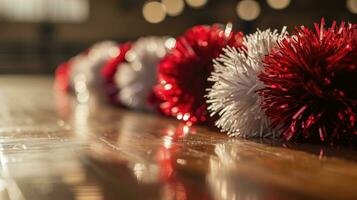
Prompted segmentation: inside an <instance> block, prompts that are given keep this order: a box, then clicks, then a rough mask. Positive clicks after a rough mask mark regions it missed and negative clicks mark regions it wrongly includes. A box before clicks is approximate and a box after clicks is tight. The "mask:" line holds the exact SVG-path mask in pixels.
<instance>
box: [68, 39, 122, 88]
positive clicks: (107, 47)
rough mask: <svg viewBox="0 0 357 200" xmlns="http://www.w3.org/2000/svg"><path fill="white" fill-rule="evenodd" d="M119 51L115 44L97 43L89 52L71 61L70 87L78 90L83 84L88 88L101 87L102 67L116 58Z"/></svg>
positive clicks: (108, 42) (109, 42)
mask: <svg viewBox="0 0 357 200" xmlns="http://www.w3.org/2000/svg"><path fill="white" fill-rule="evenodd" d="M118 51H119V50H118V47H117V44H116V43H115V42H112V41H104V42H99V43H96V44H95V45H93V46H92V47H91V48H90V49H89V50H88V52H86V53H82V54H80V55H78V56H76V57H74V58H73V59H71V73H70V80H69V84H70V87H71V88H72V89H74V90H77V87H79V86H78V85H83V84H85V85H86V87H96V86H99V85H100V80H101V78H100V70H101V67H102V66H103V64H104V63H105V61H107V60H108V59H109V58H111V57H114V56H116V55H117V54H118ZM77 83H78V84H77ZM76 85H77V86H76Z"/></svg>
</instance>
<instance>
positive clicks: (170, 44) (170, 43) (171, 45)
mask: <svg viewBox="0 0 357 200" xmlns="http://www.w3.org/2000/svg"><path fill="white" fill-rule="evenodd" d="M175 46H176V39H175V38H169V39H167V40H166V42H165V47H166V48H167V49H172V48H174V47H175Z"/></svg>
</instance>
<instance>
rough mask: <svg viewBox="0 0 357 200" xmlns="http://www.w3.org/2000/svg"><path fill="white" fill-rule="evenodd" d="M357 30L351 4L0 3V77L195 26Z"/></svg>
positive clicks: (236, 0)
mask: <svg viewBox="0 0 357 200" xmlns="http://www.w3.org/2000/svg"><path fill="white" fill-rule="evenodd" d="M321 17H325V19H326V21H327V22H328V23H331V21H332V20H334V19H336V20H337V21H341V20H344V21H349V22H353V23H356V17H357V0H149V1H148V0H0V73H1V74H20V73H21V74H50V73H53V71H54V69H55V68H56V66H57V65H58V64H59V63H60V62H62V61H64V60H66V59H68V58H70V57H72V56H74V55H76V54H77V53H78V52H80V51H83V50H85V49H86V48H88V47H89V46H90V45H91V44H93V43H94V42H97V41H101V40H108V39H109V40H115V41H118V42H122V41H128V40H134V39H136V38H138V37H140V36H145V35H171V36H178V35H180V34H182V33H183V32H184V31H185V30H186V29H187V28H189V27H191V26H193V25H196V24H212V23H217V22H218V23H227V22H232V23H233V25H234V29H235V30H236V31H238V30H239V31H242V32H244V33H251V32H253V31H254V30H255V29H256V28H261V29H265V28H268V27H271V28H282V27H283V26H288V29H289V30H292V29H293V27H294V26H297V25H305V26H312V23H313V22H319V21H320V19H321Z"/></svg>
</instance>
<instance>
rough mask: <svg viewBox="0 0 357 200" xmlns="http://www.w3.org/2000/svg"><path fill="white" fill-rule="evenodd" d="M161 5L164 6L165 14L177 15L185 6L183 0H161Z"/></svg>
mask: <svg viewBox="0 0 357 200" xmlns="http://www.w3.org/2000/svg"><path fill="white" fill-rule="evenodd" d="M161 2H162V5H164V6H165V8H166V13H167V15H170V16H177V15H179V14H181V13H182V11H183V9H184V8H185V3H184V2H183V0H161Z"/></svg>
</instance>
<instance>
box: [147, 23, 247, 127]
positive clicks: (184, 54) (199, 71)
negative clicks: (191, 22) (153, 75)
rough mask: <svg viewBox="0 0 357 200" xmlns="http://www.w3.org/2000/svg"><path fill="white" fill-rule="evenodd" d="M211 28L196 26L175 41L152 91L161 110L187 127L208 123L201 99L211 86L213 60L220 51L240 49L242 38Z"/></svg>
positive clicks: (162, 62)
mask: <svg viewBox="0 0 357 200" xmlns="http://www.w3.org/2000/svg"><path fill="white" fill-rule="evenodd" d="M231 29H232V27H231V25H227V27H226V29H224V28H222V27H221V26H219V25H217V24H215V25H213V26H195V27H193V28H191V29H189V30H188V31H187V32H186V33H185V34H184V35H183V36H181V37H179V38H178V39H177V43H176V45H175V47H174V48H173V49H172V52H171V53H170V54H169V55H167V56H166V57H165V58H164V59H163V60H162V61H161V63H160V65H159V71H158V83H157V85H156V86H155V87H154V91H155V94H156V95H157V96H158V97H159V100H160V102H158V103H160V110H161V111H162V112H163V113H164V114H165V115H167V116H173V117H176V118H177V119H179V120H183V121H185V122H186V123H187V124H188V125H190V124H192V123H195V122H204V121H206V120H207V105H206V103H205V98H204V95H205V94H206V88H209V87H210V86H211V83H210V82H208V81H207V78H208V76H209V75H210V74H211V72H212V70H213V63H212V59H213V58H216V57H217V56H219V54H220V53H221V52H222V49H223V47H225V46H227V45H229V46H232V47H241V46H242V41H243V34H242V33H238V34H234V33H233V32H231Z"/></svg>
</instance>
